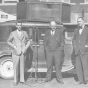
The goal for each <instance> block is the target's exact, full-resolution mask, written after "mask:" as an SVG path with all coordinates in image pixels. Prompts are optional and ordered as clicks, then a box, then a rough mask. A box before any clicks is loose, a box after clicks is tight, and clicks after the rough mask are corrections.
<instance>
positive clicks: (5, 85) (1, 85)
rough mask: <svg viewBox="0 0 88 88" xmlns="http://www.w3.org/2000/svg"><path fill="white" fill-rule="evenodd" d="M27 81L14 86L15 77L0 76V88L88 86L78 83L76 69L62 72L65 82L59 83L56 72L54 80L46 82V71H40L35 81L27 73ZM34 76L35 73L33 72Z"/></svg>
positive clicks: (81, 87) (79, 87)
mask: <svg viewBox="0 0 88 88" xmlns="http://www.w3.org/2000/svg"><path fill="white" fill-rule="evenodd" d="M25 75H26V76H25V79H26V83H25V84H21V83H18V85H17V86H13V79H10V80H5V79H2V78H0V88H88V87H85V85H84V84H82V85H77V84H76V83H77V82H76V81H77V77H76V74H75V73H74V71H72V72H65V73H63V74H62V76H63V81H64V84H63V85H62V84H59V83H58V82H57V81H56V78H55V73H53V74H52V81H51V82H48V83H44V82H43V80H44V79H45V73H39V76H40V78H41V79H39V80H38V82H35V79H34V78H30V75H29V73H26V74H25ZM33 76H34V74H33Z"/></svg>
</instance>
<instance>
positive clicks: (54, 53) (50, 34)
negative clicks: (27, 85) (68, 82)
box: [44, 21, 64, 84]
mask: <svg viewBox="0 0 88 88" xmlns="http://www.w3.org/2000/svg"><path fill="white" fill-rule="evenodd" d="M50 27H51V28H50V29H51V30H47V31H46V32H45V40H44V45H45V51H46V59H47V60H46V62H47V68H48V69H47V74H46V80H45V81H46V82H49V81H51V74H52V69H53V61H54V62H55V69H56V78H57V81H58V82H59V83H61V84H64V82H63V80H62V74H61V59H62V58H61V57H62V50H63V48H64V47H63V46H64V37H63V32H62V30H63V27H59V28H58V29H57V28H56V22H55V21H51V22H50Z"/></svg>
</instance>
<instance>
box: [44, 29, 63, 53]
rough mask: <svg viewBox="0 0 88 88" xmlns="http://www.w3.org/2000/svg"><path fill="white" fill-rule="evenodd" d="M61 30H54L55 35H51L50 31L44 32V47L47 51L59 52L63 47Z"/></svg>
mask: <svg viewBox="0 0 88 88" xmlns="http://www.w3.org/2000/svg"><path fill="white" fill-rule="evenodd" d="M62 30H63V29H62V28H59V29H56V30H55V34H54V35H53V36H52V35H51V30H47V31H46V32H45V38H44V45H45V49H46V50H47V51H51V52H54V51H61V50H63V46H64V36H63V32H62Z"/></svg>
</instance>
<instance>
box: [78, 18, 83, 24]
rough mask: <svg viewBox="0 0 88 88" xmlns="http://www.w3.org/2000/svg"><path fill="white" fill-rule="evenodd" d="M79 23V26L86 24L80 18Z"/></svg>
mask: <svg viewBox="0 0 88 88" xmlns="http://www.w3.org/2000/svg"><path fill="white" fill-rule="evenodd" d="M77 23H78V26H82V25H83V24H84V21H83V19H82V18H78V20H77Z"/></svg>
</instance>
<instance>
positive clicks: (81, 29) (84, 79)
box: [73, 17, 88, 85]
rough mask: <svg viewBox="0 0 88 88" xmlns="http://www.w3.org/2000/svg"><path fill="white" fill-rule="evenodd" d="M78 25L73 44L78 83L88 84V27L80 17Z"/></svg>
mask: <svg viewBox="0 0 88 88" xmlns="http://www.w3.org/2000/svg"><path fill="white" fill-rule="evenodd" d="M77 23H78V27H77V28H76V29H75V31H74V37H73V46H74V50H75V56H76V72H77V77H78V80H79V82H78V84H84V83H86V85H88V27H87V26H85V24H84V19H83V18H82V17H79V18H78V20H77Z"/></svg>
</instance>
